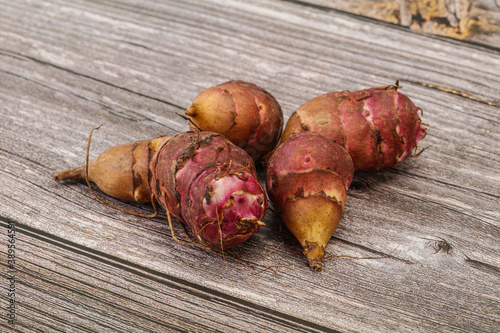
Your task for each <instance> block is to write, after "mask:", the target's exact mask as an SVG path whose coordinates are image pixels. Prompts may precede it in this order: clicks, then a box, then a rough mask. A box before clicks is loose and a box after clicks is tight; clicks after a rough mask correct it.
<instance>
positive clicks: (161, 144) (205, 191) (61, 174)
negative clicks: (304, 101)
mask: <svg viewBox="0 0 500 333" xmlns="http://www.w3.org/2000/svg"><path fill="white" fill-rule="evenodd" d="M51 176H52V178H53V179H54V180H56V181H61V180H85V179H86V172H85V167H80V168H76V169H70V170H63V171H56V172H54V173H53V174H52V175H51ZM88 179H89V180H90V181H93V182H95V183H96V184H97V186H98V187H99V188H100V189H101V190H103V191H104V192H105V193H107V194H109V195H111V196H113V197H116V198H120V199H125V200H133V201H137V202H147V201H151V202H153V203H154V202H158V203H159V204H160V205H161V206H162V207H163V208H164V209H165V210H166V211H167V215H168V216H170V214H172V215H173V216H174V217H176V218H177V219H178V220H179V221H182V222H184V223H185V224H187V225H188V226H189V227H190V229H191V230H192V232H193V234H194V235H195V236H196V238H197V239H198V240H199V242H200V243H201V244H202V245H204V246H208V247H210V248H212V249H219V250H224V249H228V248H231V247H234V246H236V245H238V244H241V243H242V242H244V241H245V240H247V239H248V238H249V237H250V236H251V235H252V234H254V233H255V232H257V231H258V229H259V226H261V225H263V222H262V219H263V218H264V215H265V213H266V209H267V198H266V195H265V193H264V190H263V189H262V187H261V186H260V184H259V182H258V181H257V175H256V171H255V165H254V162H253V160H252V159H251V158H250V156H249V155H248V154H247V153H246V152H245V151H243V150H242V149H240V148H238V147H236V146H235V145H233V144H232V143H231V142H230V141H229V140H228V139H227V138H225V137H224V136H222V135H220V134H216V133H210V132H189V133H184V134H179V135H177V136H174V137H159V138H156V139H152V140H145V141H138V142H133V143H129V144H125V145H120V146H116V147H112V148H110V149H108V150H106V151H105V152H103V153H102V154H101V155H99V156H98V157H97V158H96V159H95V160H93V161H91V162H90V163H89V166H88ZM169 222H170V218H169ZM170 227H171V228H172V225H171V223H170ZM172 233H173V229H172ZM174 238H175V239H176V240H177V238H176V237H175V236H174Z"/></svg>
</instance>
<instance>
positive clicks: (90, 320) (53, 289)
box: [0, 219, 327, 332]
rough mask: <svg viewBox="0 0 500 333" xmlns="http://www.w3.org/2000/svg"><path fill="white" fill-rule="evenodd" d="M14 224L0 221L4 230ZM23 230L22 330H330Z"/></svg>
mask: <svg viewBox="0 0 500 333" xmlns="http://www.w3.org/2000/svg"><path fill="white" fill-rule="evenodd" d="M9 222H12V221H9V220H5V219H1V220H0V224H1V225H2V230H3V231H5V230H6V228H5V227H6V224H7V223H9ZM16 231H17V232H16V240H17V242H16V245H17V249H19V251H18V252H17V257H18V260H17V262H16V266H17V272H16V273H15V278H16V281H17V289H18V290H19V292H18V294H17V295H16V298H17V307H18V316H19V317H20V318H19V319H18V322H19V324H20V325H18V326H16V328H18V331H20V332H31V331H36V330H38V329H40V328H41V327H44V329H48V330H50V331H61V332H67V331H71V332H103V331H106V332H124V331H126V332H167V331H168V332H186V331H190V332H200V331H203V332H215V331H218V330H217V327H222V326H224V330H225V331H227V332H242V331H245V330H246V329H247V328H248V327H249V325H252V326H253V327H254V328H255V330H258V331H267V332H283V331H289V332H317V331H324V330H325V329H327V328H326V327H321V326H319V325H316V324H314V323H310V322H307V321H305V320H302V319H300V318H297V317H293V316H290V315H285V314H283V313H279V312H276V311H269V309H266V308H264V307H261V306H259V305H257V304H253V303H251V302H247V301H244V300H239V299H236V298H234V297H229V296H228V295H225V294H223V293H220V292H218V291H217V290H212V289H209V288H202V287H200V286H199V285H196V284H193V283H190V282H188V281H184V280H182V279H179V278H176V277H174V276H170V275H167V274H162V273H160V272H158V271H154V270H151V269H147V268H146V267H142V266H141V265H137V264H135V265H134V264H130V263H128V262H126V261H124V260H121V259H120V258H116V257H113V256H110V255H108V254H106V253H101V252H99V251H93V250H90V249H89V248H87V247H83V246H81V245H79V244H74V243H71V242H68V241H66V240H65V239H61V238H58V237H54V236H53V235H50V234H46V233H44V232H40V231H39V230H36V229H32V228H29V227H25V226H22V225H17V226H16ZM4 234H6V232H5V233H4ZM2 278H5V274H4V273H2ZM1 299H2V301H4V300H5V295H2V296H1ZM2 324H4V323H2ZM4 327H5V326H4Z"/></svg>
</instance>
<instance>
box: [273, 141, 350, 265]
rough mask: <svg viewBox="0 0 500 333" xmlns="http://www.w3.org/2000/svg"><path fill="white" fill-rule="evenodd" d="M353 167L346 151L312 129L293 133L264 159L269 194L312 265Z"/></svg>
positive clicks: (339, 209)
mask: <svg viewBox="0 0 500 333" xmlns="http://www.w3.org/2000/svg"><path fill="white" fill-rule="evenodd" d="M353 173H354V167H353V163H352V160H351V157H350V156H349V153H348V152H347V151H346V150H345V149H344V148H343V147H342V146H340V145H338V144H336V143H334V142H333V141H331V140H329V139H326V138H325V137H323V136H321V135H319V134H317V133H314V132H303V133H299V134H294V135H292V136H291V137H290V138H289V139H288V140H287V141H286V142H285V143H283V144H282V145H281V146H279V147H278V148H277V149H276V151H275V152H274V154H273V155H272V156H271V158H270V159H269V161H268V166H267V176H266V185H267V192H268V194H269V198H270V199H271V201H272V203H273V204H274V206H275V208H276V209H277V212H278V213H279V215H280V217H281V219H282V220H283V222H284V223H285V225H286V226H287V228H288V229H289V230H290V231H291V232H292V234H293V235H294V236H295V237H296V238H297V240H298V241H299V242H300V244H301V245H302V248H303V251H304V254H305V255H306V257H307V259H308V261H309V266H310V267H311V268H312V269H314V270H316V271H320V270H321V269H322V260H323V256H324V251H325V246H326V245H327V243H328V241H329V240H330V238H331V237H332V235H333V233H334V231H335V229H337V227H338V225H339V221H340V219H341V217H342V214H343V211H344V206H345V200H346V195H347V189H348V188H349V185H350V184H351V181H352V178H353Z"/></svg>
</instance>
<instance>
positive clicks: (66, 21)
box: [0, 1, 500, 332]
mask: <svg viewBox="0 0 500 333" xmlns="http://www.w3.org/2000/svg"><path fill="white" fill-rule="evenodd" d="M2 9H3V11H2V13H0V15H2V17H1V20H0V25H1V27H0V58H1V59H0V103H1V104H0V110H1V116H2V122H1V123H0V126H1V134H0V149H1V150H0V166H1V168H0V185H1V186H0V195H1V196H2V198H4V200H3V202H2V206H1V207H0V215H1V216H5V217H7V218H10V219H13V220H15V221H17V222H18V223H19V224H20V225H22V226H26V228H31V229H29V230H33V232H34V233H36V234H38V233H40V234H43V235H51V236H50V237H54V239H60V240H61V241H63V240H64V242H72V244H73V243H74V244H76V245H78V246H79V249H81V250H82V251H83V252H85V253H92V254H95V253H96V251H98V252H99V253H102V254H103V255H104V254H105V255H106V256H112V258H117V259H116V260H120V262H121V263H123V264H124V265H132V266H133V267H138V266H140V267H141V269H145V270H147V271H148V272H149V273H148V274H153V275H155V274H156V275H155V276H158V275H161V276H166V275H168V276H171V277H175V278H177V279H180V280H182V281H187V282H189V283H192V284H193V285H197V286H199V288H208V289H209V290H216V291H217V292H218V293H220V295H222V296H220V297H223V298H224V297H226V296H225V295H227V297H234V298H235V299H241V300H245V301H249V302H250V303H252V304H256V305H258V306H262V307H263V309H270V310H262V311H269V312H271V311H278V312H279V313H283V314H285V315H287V316H292V317H296V318H299V319H301V320H303V321H305V322H311V323H314V324H315V325H320V326H325V327H329V328H334V329H338V330H341V331H356V332H369V331H412V332H413V331H427V332H431V331H454V332H471V331H478V332H480V331H483V332H489V331H493V330H494V329H495V327H497V326H498V325H499V322H500V313H499V312H498V303H499V295H498V290H497V285H498V280H499V279H498V277H499V273H498V272H499V270H498V267H499V266H500V262H499V259H498V250H499V244H498V238H499V237H498V236H499V228H498V224H499V220H500V212H499V209H498V201H499V200H498V199H499V196H500V193H499V192H498V188H499V185H500V184H499V183H500V180H499V179H498V172H499V165H500V164H499V159H500V158H499V156H500V154H499V148H498V142H499V139H500V133H499V131H498V125H499V122H500V120H499V118H498V103H499V100H498V94H497V93H498V91H499V90H500V79H499V75H498V74H499V73H498V68H500V67H499V65H500V60H499V53H498V52H497V51H495V50H494V49H491V48H485V47H481V46H478V45H472V44H463V43H460V42H457V41H453V40H446V39H439V38H437V39H435V38H430V37H427V36H422V35H419V34H415V33H412V32H411V31H407V30H403V29H399V28H397V27H389V26H387V25H385V24H378V23H376V22H369V21H360V20H359V19H358V18H356V17H354V16H352V15H345V14H343V13H340V12H335V11H333V12H325V11H323V10H318V9H314V8H311V7H304V6H301V5H298V4H293V3H287V2H280V1H262V2H255V3H246V2H239V1H227V2H224V3H223V4H222V3H218V2H207V1H205V2H198V1H190V2H174V1H172V2H169V1H162V2H147V1H146V2H145V1H141V2H139V1H137V2H134V1H105V2H104V1H103V2H99V1H94V2H84V1H81V2H79V1H72V2H61V1H58V3H57V6H56V3H51V2H15V3H8V2H4V3H2ZM360 22H362V24H361V23H360ZM416 50H418V52H417V51H416ZM232 78H241V79H246V80H249V81H252V82H255V83H257V84H259V85H261V86H263V87H265V88H266V89H268V90H270V91H271V92H272V93H273V94H274V95H275V96H276V97H277V98H278V100H279V101H280V103H281V104H282V106H283V109H284V111H285V114H286V116H287V117H288V116H289V115H290V114H291V113H292V112H293V110H295V109H296V108H297V107H298V106H300V105H301V104H302V103H304V102H305V101H307V100H308V99H310V98H312V97H314V96H315V95H318V94H320V93H324V92H326V91H330V90H343V89H359V88H363V87H367V86H372V85H381V84H390V83H393V82H394V81H395V80H396V79H400V80H401V83H402V85H403V86H404V90H403V92H406V93H407V94H408V95H409V96H410V97H411V98H412V99H413V100H415V102H416V103H417V105H419V106H420V107H422V108H423V109H424V121H425V122H427V123H429V124H430V125H431V126H430V127H429V134H428V136H427V137H426V139H425V140H424V141H423V142H422V145H423V147H424V146H427V145H431V147H430V148H429V149H428V150H427V151H426V152H425V153H424V154H423V155H422V156H421V157H419V158H417V159H413V160H410V161H407V162H405V163H404V164H402V165H401V166H399V167H397V168H395V169H392V170H387V171H385V172H379V173H376V174H368V173H361V174H358V175H356V182H355V183H354V186H353V188H352V189H351V191H350V194H349V199H348V200H349V201H348V205H347V208H346V212H345V215H344V218H343V220H342V223H341V227H340V228H339V230H338V232H337V233H336V236H335V238H334V239H333V240H332V241H331V242H330V244H329V247H328V248H327V252H328V255H339V254H342V255H350V256H357V257H366V256H383V255H385V254H388V253H390V252H391V251H393V250H394V249H395V248H397V250H396V251H395V252H394V253H392V255H391V256H390V257H389V258H385V259H377V260H353V259H347V258H346V259H335V258H333V257H332V258H330V259H329V260H328V261H327V264H326V267H325V271H324V272H322V273H320V274H315V273H313V272H310V271H309V270H307V269H306V268H305V267H303V266H290V267H284V268H279V269H278V268H277V269H276V273H274V272H273V271H271V270H266V271H262V269H257V270H256V271H252V270H251V269H250V268H244V267H240V266H234V265H230V266H221V264H222V263H223V260H222V259H221V258H220V257H217V256H215V255H214V254H212V253H205V252H203V251H200V250H198V249H197V248H184V247H181V246H179V245H177V244H176V243H175V242H174V241H173V240H172V238H171V236H170V231H169V230H168V229H167V227H166V226H165V223H164V219H165V217H164V216H160V217H158V218H155V219H152V220H145V219H141V218H137V217H133V216H127V215H125V214H123V213H121V212H117V211H114V210H112V209H110V208H108V207H106V206H103V205H102V204H100V203H99V202H97V201H96V200H95V199H94V198H93V197H92V196H91V194H90V193H89V191H88V189H87V188H86V187H85V186H84V185H83V184H62V185H61V184H55V183H53V182H52V181H51V180H50V179H49V178H48V174H49V173H50V172H52V171H53V170H55V169H58V168H65V167H73V166H76V165H79V164H81V163H83V160H84V153H85V145H86V140H87V135H88V132H89V130H90V129H91V128H93V127H95V126H96V125H99V124H100V123H105V127H104V128H103V129H102V130H100V131H99V132H97V133H96V134H95V136H94V142H93V144H92V155H93V156H95V155H96V154H97V152H100V151H103V150H104V149H105V148H107V147H109V146H111V145H113V144H119V143H124V142H128V141H132V140H137V139H144V138H146V137H152V136H156V135H160V134H174V133H177V132H181V131H184V130H186V129H187V124H186V123H185V122H184V121H183V120H182V119H180V118H179V117H177V116H176V115H175V112H182V110H183V109H184V108H185V107H187V106H188V105H189V103H190V101H191V100H192V99H193V98H194V97H195V96H196V94H197V93H198V92H199V91H200V90H202V89H204V88H206V87H209V86H211V85H214V84H216V83H220V82H222V81H224V80H227V79H232ZM261 176H262V172H261ZM109 200H110V201H111V202H113V203H117V204H120V205H123V206H125V207H128V208H132V209H136V210H146V211H150V208H149V207H147V206H146V207H142V206H140V205H133V204H127V203H121V202H118V201H116V200H113V199H109ZM381 207H383V208H381ZM266 223H267V226H266V227H264V228H262V230H261V231H260V232H259V234H258V235H256V236H255V237H252V239H251V240H250V241H249V242H248V243H246V244H245V245H244V246H242V247H241V248H240V249H238V250H237V253H238V254H239V255H240V256H241V257H243V258H245V259H247V260H249V261H250V262H253V263H256V262H259V263H261V264H262V265H269V266H277V265H287V264H291V263H296V262H299V263H302V264H303V263H304V261H303V258H302V256H301V254H300V253H299V251H298V250H297V245H298V244H297V243H296V241H294V240H293V239H292V237H291V235H290V234H289V233H288V232H286V231H285V230H283V231H280V225H279V222H278V221H277V218H276V217H275V216H274V215H273V214H272V212H270V213H269V214H268V216H267V218H266ZM175 230H176V232H178V233H180V232H181V229H180V228H179V227H176V228H175ZM52 235H53V236H52ZM47 237H49V236H47ZM50 237H49V238H50ZM441 238H443V239H444V240H446V242H448V243H449V244H451V246H452V250H451V251H449V253H448V252H446V251H445V250H441V251H439V252H437V253H434V252H435V249H439V247H440V246H441V248H442V247H443V245H444V244H445V243H443V242H442V240H441ZM39 241H40V242H42V240H40V239H38V240H37V241H35V240H30V242H31V243H30V242H24V243H22V244H23V245H22V249H23V251H25V253H26V254H29V256H31V257H30V258H32V259H30V260H31V261H29V263H26V265H27V266H26V267H27V269H28V270H29V272H33V271H35V267H34V264H33V263H34V262H35V258H37V257H35V253H36V252H37V250H35V249H36V248H37V246H38V248H39V246H41V244H42V243H39ZM282 242H284V243H283V245H281V246H280V247H279V248H278V249H277V250H276V251H274V252H273V253H272V254H270V255H268V256H266V253H268V252H269V251H271V250H273V249H275V248H276V247H278V246H279V245H280V244H281V243H282ZM32 243H33V244H32ZM49 249H51V250H53V249H54V251H56V250H55V249H57V251H56V252H51V251H46V252H47V253H45V252H43V251H42V254H39V255H38V256H39V257H40V259H39V260H42V259H43V260H44V264H43V265H40V267H39V268H38V271H36V272H37V274H40V275H41V276H44V277H47V278H48V277H50V279H53V280H54V281H56V282H57V281H59V282H61V283H63V282H64V283H69V282H68V281H74V279H73V280H72V277H73V278H75V276H72V275H71V274H77V273H71V271H70V270H68V268H67V267H65V265H66V264H65V261H66V260H72V262H77V263H78V262H82V261H85V262H87V264H88V265H90V267H93V268H92V269H93V271H95V272H96V274H104V276H110V275H109V274H110V273H109V272H108V270H112V271H113V272H115V271H116V272H117V274H120V275H119V276H127V277H129V278H130V280H131V281H132V280H133V279H132V278H131V277H130V275H129V273H130V272H128V273H127V272H122V270H121V269H119V268H117V267H116V266H112V265H111V266H112V267H110V263H109V262H108V261H106V262H103V261H102V260H101V261H99V260H97V261H95V260H96V259H94V258H89V256H88V255H83V254H81V256H80V254H76V253H73V252H71V251H69V250H66V249H63V248H57V247H54V246H52V245H51V246H50V247H49ZM68 251H69V252H68ZM106 258H109V257H106ZM37 260H38V259H37ZM80 265H83V264H80ZM99 265H103V266H105V267H106V268H102V269H99V270H98V266H99ZM54 266H57V267H59V268H57V269H54ZM78 267H82V266H78V265H77V267H75V271H77V270H78V269H77V268H78ZM23 269H24V266H23ZM49 269H52V271H50V270H49ZM89 269H90V268H89ZM80 271H82V274H84V273H85V272H84V269H83V268H81V269H80ZM257 273H258V274H257ZM85 274H87V273H85ZM34 276H35V273H32V276H31V277H30V275H29V274H26V273H24V275H22V278H21V279H20V280H19V281H20V285H19V289H20V291H19V292H20V293H21V292H22V290H23V288H26V289H24V290H25V291H26V292H27V293H28V292H29V293H30V295H32V297H34V299H36V300H38V301H39V302H42V301H50V302H51V303H50V304H53V309H59V310H62V309H63V308H64V307H65V306H67V305H68V304H71V300H72V297H75V295H77V294H78V293H79V292H81V290H82V289H83V290H88V289H85V288H88V286H87V287H84V283H83V282H86V283H89V284H97V283H98V280H94V279H92V278H90V277H85V278H83V277H82V278H81V280H78V281H74V282H71V283H74V284H73V286H74V289H72V290H71V291H70V293H68V294H67V296H64V294H65V293H64V292H63V291H62V289H58V290H59V293H58V294H57V295H58V297H59V298H61V301H56V300H55V299H56V298H57V297H55V296H54V295H52V294H48V293H43V291H41V290H40V289H43V288H42V287H40V286H42V284H37V283H36V281H35V278H34ZM136 278H137V280H134V281H135V282H137V281H139V282H140V283H144V281H142V280H141V279H139V278H138V277H136ZM110 279H111V281H117V280H115V279H113V278H112V277H111V278H110ZM23 280H24V281H30V284H32V285H33V287H29V286H28V283H27V282H26V283H24V284H23V282H22V281H23ZM135 282H134V283H135ZM139 282H137V283H139ZM44 283H45V284H44V285H43V286H45V287H48V286H49V285H50V283H49V282H44ZM130 283H131V286H132V282H130ZM158 283H159V282H157V281H156V282H155V284H158ZM159 284H160V285H161V283H159ZM37 287H38V290H37ZM28 288H29V289H28ZM113 288H116V287H113V286H111V285H110V284H107V285H106V286H105V287H102V289H100V290H101V292H102V293H101V294H100V295H102V297H103V299H105V298H106V297H107V296H104V295H106V293H109V295H111V294H112V293H113V292H114V293H115V294H113V295H115V296H116V297H117V298H116V299H124V300H125V299H126V300H128V298H126V296H127V295H126V294H125V292H124V291H123V290H122V291H119V290H117V289H113ZM134 288H138V287H137V285H135V284H134ZM161 288H163V289H161V290H163V291H162V292H163V294H162V295H166V297H167V296H168V297H171V298H173V297H174V296H175V295H174V294H175V293H173V292H171V291H167V289H166V288H165V286H161ZM136 296H137V295H136ZM137 297H138V296H137ZM136 299H138V298H136ZM136 299H133V300H136ZM83 300H84V301H85V302H87V303H84V304H87V306H89V307H88V308H85V309H84V307H82V308H80V309H78V310H77V311H76V310H75V314H74V315H75V316H76V318H77V319H78V322H79V323H80V325H81V327H82V330H85V329H87V330H93V329H94V330H95V329H97V328H101V327H100V326H99V325H101V323H100V322H101V320H100V319H99V320H93V321H92V320H88V319H85V318H84V317H83V314H89V315H87V317H89V316H90V317H91V318H101V316H102V315H101V314H99V310H98V308H97V307H91V304H90V302H91V300H92V298H91V297H90V294H89V293H87V294H85V295H84V297H83ZM133 300H129V301H127V302H129V303H127V305H126V306H125V307H124V308H120V309H116V308H113V307H112V306H111V305H106V306H107V309H109V311H111V313H114V314H116V317H113V318H111V319H109V321H106V322H105V323H107V324H110V325H111V324H112V325H117V326H113V327H119V328H123V327H126V326H127V321H126V320H128V318H121V317H122V316H123V315H124V313H125V312H124V311H125V310H124V309H129V308H128V307H130V308H133V309H135V310H136V311H137V313H138V316H141V315H143V317H144V318H150V310H149V308H148V307H141V306H137V305H133ZM183 300H185V298H183ZM148 301H149V302H153V301H157V299H154V298H153V296H151V297H150V299H149V300H148ZM57 302H62V303H60V305H58V304H59V303H57ZM186 302H187V301H186ZM214 302H215V303H217V302H216V301H214ZM56 303H57V304H56ZM180 303H182V301H181V302H180ZM180 303H176V304H180ZM25 304H27V305H29V306H30V309H34V307H33V304H32V303H29V301H26V303H25ZM37 304H39V303H37ZM89 304H90V305H89ZM165 304H166V302H165V303H163V304H159V302H155V306H157V307H158V308H157V311H159V312H158V313H161V316H166V317H167V318H168V316H178V317H177V318H183V317H186V318H194V315H193V314H191V315H190V314H188V313H185V312H183V310H182V309H177V310H173V309H169V308H168V306H166V305H165ZM207 304H208V303H207ZM217 304H218V303H217ZM207 307H208V305H207ZM155 309H156V307H155ZM201 309H202V308H201V307H200V308H195V310H193V313H195V314H197V315H198V314H199V313H201V312H198V311H202V310H201ZM203 310H204V311H208V312H207V313H208V314H207V316H209V314H212V315H216V314H218V313H219V312H223V313H225V315H227V316H229V312H230V311H229V310H228V309H227V308H225V307H224V306H222V307H217V310H213V311H210V310H207V309H206V307H205V308H203ZM195 311H196V312H195ZM224 311H225V312H224ZM242 311H243V310H242ZM243 312H244V311H243ZM30 314H31V315H33V316H35V315H36V316H39V317H37V318H40V320H39V321H38V322H37V323H36V324H33V325H35V327H38V328H40V329H48V327H49V325H55V323H56V322H59V323H63V322H64V321H65V320H66V321H67V320H68V318H70V317H71V311H69V310H65V311H63V313H62V314H61V315H57V313H56V311H53V312H45V313H41V314H40V313H38V314H36V313H35V312H34V310H32V311H31V312H30ZM21 319H22V318H20V323H24V322H23V321H22V320H21ZM43 319H46V324H43ZM124 320H125V321H124ZM242 322H243V321H239V322H237V323H231V322H225V321H224V322H219V323H211V324H206V325H207V327H209V328H211V329H220V330H224V328H230V327H232V326H231V325H233V324H234V325H236V326H235V327H241V326H237V325H243V324H242ZM142 323H144V325H146V326H145V327H147V328H150V329H153V327H154V325H156V324H158V323H152V322H147V321H144V322H142ZM190 324H192V325H193V326H190V327H193V329H197V328H199V326H196V325H197V323H196V322H195V321H194V320H191V321H190ZM212 324H213V326H212ZM281 324H283V323H282V322H279V323H276V326H273V327H276V330H278V327H279V325H281ZM23 325H27V324H26V323H24V324H23ZM36 325H38V326H36ZM44 325H47V326H44ZM65 325H67V324H65ZM120 325H121V326H120ZM130 325H131V326H129V327H134V326H133V324H130ZM20 327H22V326H20ZM158 327H159V326H158ZM256 330H258V328H256Z"/></svg>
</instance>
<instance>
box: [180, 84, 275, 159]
mask: <svg viewBox="0 0 500 333" xmlns="http://www.w3.org/2000/svg"><path fill="white" fill-rule="evenodd" d="M186 115H187V116H189V118H190V120H191V124H190V126H191V129H195V128H199V129H201V130H203V131H211V132H216V133H220V134H223V135H225V136H226V137H227V138H228V139H229V140H231V142H233V143H234V144H235V145H237V146H238V147H240V148H243V149H244V150H245V151H246V152H247V153H248V154H249V155H250V156H251V157H252V158H253V159H254V161H258V160H260V159H261V157H262V156H264V155H265V154H266V153H268V152H269V151H271V150H272V149H273V148H274V147H275V146H276V144H277V143H278V141H279V139H280V137H281V132H282V130H283V112H282V111H281V107H280V105H279V104H278V102H277V101H276V99H275V98H274V97H273V96H272V95H271V94H270V93H269V92H267V91H266V90H264V89H262V88H260V87H258V86H256V85H255V84H252V83H248V82H244V81H229V82H226V83H222V84H219V85H217V86H215V87H211V88H208V89H205V90H203V91H202V92H201V93H200V94H199V95H198V96H197V97H196V98H195V99H194V101H193V103H192V104H191V106H190V107H189V108H188V109H187V111H186Z"/></svg>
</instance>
